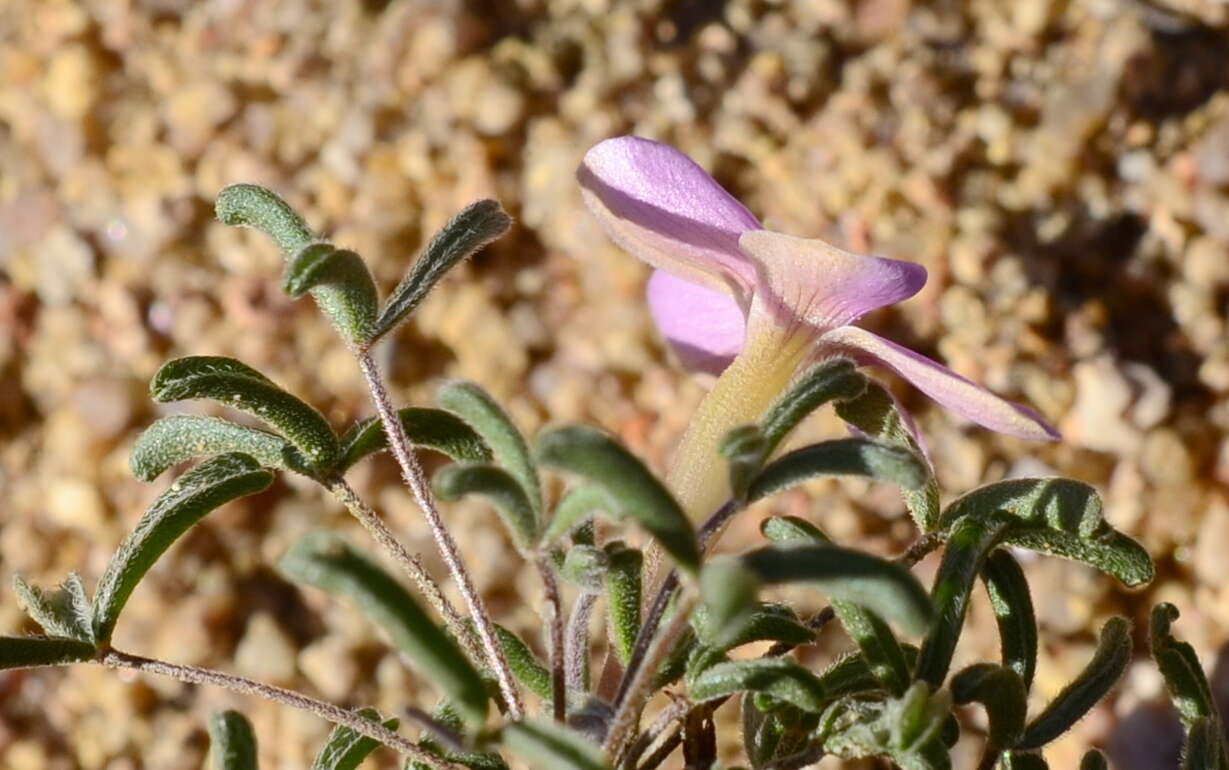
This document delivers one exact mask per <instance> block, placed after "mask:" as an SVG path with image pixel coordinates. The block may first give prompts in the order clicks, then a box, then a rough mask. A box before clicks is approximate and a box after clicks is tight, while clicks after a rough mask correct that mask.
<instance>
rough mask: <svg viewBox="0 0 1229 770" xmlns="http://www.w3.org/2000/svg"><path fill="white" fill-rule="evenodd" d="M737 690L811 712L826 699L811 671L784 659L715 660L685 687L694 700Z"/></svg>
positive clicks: (733, 692)
mask: <svg viewBox="0 0 1229 770" xmlns="http://www.w3.org/2000/svg"><path fill="white" fill-rule="evenodd" d="M740 692H755V693H764V694H767V695H770V696H772V697H773V698H776V699H777V700H780V701H784V702H786V703H789V704H790V705H792V706H797V707H798V708H800V709H802V710H803V711H808V712H811V713H819V712H820V711H822V710H823V708H824V706H826V705H827V702H828V700H829V698H828V695H827V693H825V692H824V687H823V685H822V684H821V683H820V681H819V679H818V678H817V677H816V676H815V675H814V674H812V673H811V672H810V671H807V670H806V669H805V668H803V667H802V666H800V665H798V664H797V663H795V662H793V661H792V660H787V659H786V658H755V659H752V660H734V661H727V662H725V663H718V664H717V665H715V666H713V667H711V668H709V669H708V670H706V671H704V672H703V673H701V674H700V675H699V676H698V677H696V679H695V680H693V681H692V682H691V686H690V688H689V693H690V695H691V699H692V700H693V701H695V702H696V703H704V702H706V701H712V700H718V699H720V698H726V697H729V696H731V695H734V694H735V693H740Z"/></svg>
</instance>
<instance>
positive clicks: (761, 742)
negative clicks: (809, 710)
mask: <svg viewBox="0 0 1229 770" xmlns="http://www.w3.org/2000/svg"><path fill="white" fill-rule="evenodd" d="M752 696H753V693H750V692H748V693H744V694H743V697H742V704H741V706H742V728H743V748H744V750H745V751H746V753H747V759H748V760H750V761H751V766H752V767H753V768H755V769H756V770H760V769H761V768H763V767H764V765H766V764H768V763H769V762H771V761H772V759H773V758H774V757H775V756H776V752H777V747H778V746H779V745H780V744H781V736H782V734H783V733H784V732H785V730H784V725H782V724H781V722H780V720H778V719H777V718H776V716H775V715H774V714H770V713H765V712H763V711H761V710H760V709H758V708H756V706H755V698H754V697H752Z"/></svg>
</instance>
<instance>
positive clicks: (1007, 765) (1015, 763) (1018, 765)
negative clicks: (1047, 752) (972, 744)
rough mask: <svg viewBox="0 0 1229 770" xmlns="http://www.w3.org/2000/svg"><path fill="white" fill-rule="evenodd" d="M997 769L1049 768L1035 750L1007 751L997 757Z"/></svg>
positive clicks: (1032, 769)
mask: <svg viewBox="0 0 1229 770" xmlns="http://www.w3.org/2000/svg"><path fill="white" fill-rule="evenodd" d="M998 770H1050V765H1049V763H1048V762H1046V761H1045V758H1044V757H1042V756H1041V754H1039V753H1037V752H1032V751H1009V752H1007V753H1006V754H1004V755H1003V756H1002V757H1000V758H999V764H998Z"/></svg>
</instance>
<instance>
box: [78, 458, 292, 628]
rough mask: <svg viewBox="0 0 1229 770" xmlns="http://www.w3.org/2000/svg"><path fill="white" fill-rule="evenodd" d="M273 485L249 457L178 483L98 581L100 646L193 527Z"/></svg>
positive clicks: (206, 467)
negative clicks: (164, 556) (147, 579)
mask: <svg viewBox="0 0 1229 770" xmlns="http://www.w3.org/2000/svg"><path fill="white" fill-rule="evenodd" d="M272 481H273V474H272V473H270V472H269V471H267V470H265V469H264V468H261V467H260V464H259V463H257V462H256V461H255V460H253V459H252V458H251V457H249V456H247V455H244V454H224V455H218V456H217V457H214V458H212V459H209V460H206V461H205V462H203V463H201V464H200V465H198V466H196V467H195V468H193V469H192V470H190V471H188V472H187V473H185V474H184V475H182V476H180V477H179V478H178V479H176V480H175V483H174V484H172V485H171V488H170V489H168V490H167V491H165V492H163V493H162V494H161V495H159V496H158V499H157V500H154V502H153V505H151V506H150V507H149V509H148V510H147V511H145V514H144V515H143V516H141V520H140V521H138V522H137V526H136V528H135V529H134V530H133V531H132V533H131V534H129V535H128V537H127V538H125V539H124V542H123V543H121V544H120V547H119V550H118V551H116V552H115V555H114V556H112V557H111V563H110V564H108V565H107V569H106V571H104V572H103V574H102V577H101V578H100V579H99V581H98V588H97V590H96V591H95V594H94V615H93V627H94V639H95V640H97V642H98V643H99V644H105V643H107V642H109V641H110V640H111V632H112V631H114V630H115V623H116V621H117V620H119V614H120V611H121V610H123V608H124V604H126V603H127V601H128V597H129V596H131V595H132V591H133V589H135V588H136V587H137V584H138V583H139V582H141V578H143V577H145V573H146V572H148V571H149V568H150V567H152V566H153V565H154V562H156V561H157V560H158V558H159V557H160V556H162V554H163V553H165V552H166V549H168V548H170V547H171V544H172V543H174V542H175V541H176V540H178V539H179V537H180V536H181V535H183V533H185V532H187V531H188V530H189V529H190V528H191V527H192V525H194V524H196V523H197V522H198V521H200V520H201V519H202V518H204V517H205V516H206V515H207V514H209V513H210V512H211V511H213V510H214V509H215V508H218V507H219V506H221V505H223V504H225V503H228V502H230V501H231V500H235V499H237V498H240V497H244V496H246V495H252V494H255V493H257V492H259V491H261V490H263V489H264V488H265V487H267V486H269V484H270V483H271V482H272Z"/></svg>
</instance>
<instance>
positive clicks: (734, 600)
mask: <svg viewBox="0 0 1229 770" xmlns="http://www.w3.org/2000/svg"><path fill="white" fill-rule="evenodd" d="M759 589H760V581H759V578H758V577H757V576H756V574H755V573H754V572H752V571H751V570H750V569H748V568H747V567H746V566H745V565H744V564H743V563H742V560H741V559H739V558H737V557H735V556H718V557H717V558H715V559H713V560H711V561H709V562H708V563H707V564H705V565H704V568H703V569H701V570H700V597H701V599H702V600H703V605H702V606H701V608H700V609H701V611H700V612H698V613H697V615H698V616H699V617H700V619H701V622H700V623H698V624H697V623H695V622H693V623H692V625H693V627H694V628H695V629H696V635H697V636H698V637H699V639H700V641H701V642H703V643H704V644H706V645H708V646H710V647H715V648H717V649H721V650H724V649H727V648H728V647H729V646H730V645H731V644H732V643H733V642H734V640H735V639H736V638H738V636H739V635H740V634H741V633H742V631H743V626H744V625H745V624H746V623H747V622H748V621H749V620H750V619H751V616H752V614H753V613H754V611H755V608H756V603H757V602H756V599H755V597H756V595H757V594H758V593H759ZM693 620H694V619H693Z"/></svg>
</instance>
